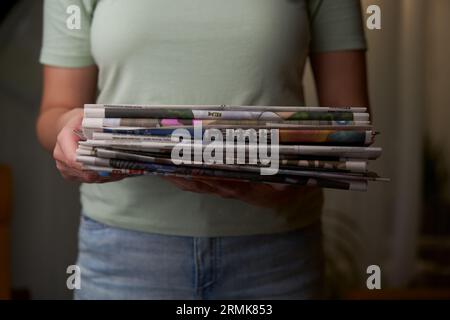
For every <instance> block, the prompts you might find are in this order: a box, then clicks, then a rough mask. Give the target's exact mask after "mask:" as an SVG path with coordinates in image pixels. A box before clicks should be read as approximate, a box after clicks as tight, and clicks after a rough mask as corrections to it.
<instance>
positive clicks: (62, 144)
mask: <svg viewBox="0 0 450 320" xmlns="http://www.w3.org/2000/svg"><path fill="white" fill-rule="evenodd" d="M63 118H64V121H65V124H64V126H63V127H62V129H61V131H60V132H59V134H58V136H57V139H56V145H55V148H54V149H53V158H54V159H55V161H56V167H57V168H58V170H59V172H60V173H61V175H62V176H63V178H64V179H67V180H71V181H78V182H86V183H104V182H111V181H117V180H120V179H123V178H124V177H125V176H124V175H112V176H108V177H101V176H99V175H98V173H96V172H94V171H89V170H83V169H82V166H81V164H80V163H78V162H76V150H77V146H78V141H79V140H80V138H79V137H78V136H77V135H76V134H75V133H74V130H76V129H79V128H80V127H81V121H82V119H83V110H82V109H79V108H77V109H72V110H71V111H69V112H67V113H66V114H64V116H63Z"/></svg>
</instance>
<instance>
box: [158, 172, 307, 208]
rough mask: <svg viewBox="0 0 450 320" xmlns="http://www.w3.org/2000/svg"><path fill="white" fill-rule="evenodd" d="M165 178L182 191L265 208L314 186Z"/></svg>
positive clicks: (286, 203) (287, 201) (281, 203)
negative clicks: (205, 194)
mask: <svg viewBox="0 0 450 320" xmlns="http://www.w3.org/2000/svg"><path fill="white" fill-rule="evenodd" d="M166 179H167V180H169V181H170V182H172V183H173V184H175V185H176V186H177V187H179V188H180V189H182V190H184V191H190V192H197V193H211V194H216V195H219V196H221V197H224V198H232V199H238V200H242V201H245V202H247V203H250V204H252V205H256V206H260V207H265V208H275V209H279V208H283V207H285V206H289V205H290V203H291V201H294V200H295V198H296V197H298V196H299V195H301V194H304V193H306V192H311V191H313V190H314V188H309V187H304V186H286V185H279V184H267V183H256V182H245V181H231V180H222V179H219V178H217V179H216V178H211V179H209V178H208V179H202V178H197V177H196V178H190V179H187V178H180V177H167V178H166Z"/></svg>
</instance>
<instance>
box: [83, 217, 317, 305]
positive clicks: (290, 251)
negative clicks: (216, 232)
mask: <svg viewBox="0 0 450 320" xmlns="http://www.w3.org/2000/svg"><path fill="white" fill-rule="evenodd" d="M77 264H78V265H79V266H80V269H81V289H79V290H75V299H310V298H320V297H321V296H320V294H321V289H322V275H323V272H322V270H323V268H322V266H323V259H322V246H321V227H320V225H314V226H310V227H307V228H304V229H301V230H297V231H291V232H287V233H279V234H272V235H257V236H240V237H217V238H207V237H182V236H167V235H160V234H151V233H145V232H138V231H131V230H125V229H120V228H116V227H111V226H107V225H105V224H102V223H100V222H97V221H94V220H92V219H90V218H88V217H86V216H84V215H82V217H81V225H80V233H79V256H78V262H77Z"/></svg>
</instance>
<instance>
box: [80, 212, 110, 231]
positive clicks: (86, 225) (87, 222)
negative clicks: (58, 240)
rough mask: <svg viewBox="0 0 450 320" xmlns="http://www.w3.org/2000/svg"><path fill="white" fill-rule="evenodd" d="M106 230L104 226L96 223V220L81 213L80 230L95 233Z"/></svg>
mask: <svg viewBox="0 0 450 320" xmlns="http://www.w3.org/2000/svg"><path fill="white" fill-rule="evenodd" d="M106 228H108V226H107V225H106V224H104V223H101V222H98V221H97V220H94V219H92V218H89V217H88V216H86V215H85V214H84V213H81V218H80V230H88V231H96V230H104V229H106Z"/></svg>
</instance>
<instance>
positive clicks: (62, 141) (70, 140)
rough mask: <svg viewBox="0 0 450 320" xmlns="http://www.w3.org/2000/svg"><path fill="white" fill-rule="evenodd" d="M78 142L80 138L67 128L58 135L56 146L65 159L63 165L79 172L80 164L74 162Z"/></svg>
mask: <svg viewBox="0 0 450 320" xmlns="http://www.w3.org/2000/svg"><path fill="white" fill-rule="evenodd" d="M79 140H80V138H79V137H78V136H77V135H76V134H74V133H73V132H72V131H71V130H69V129H68V128H64V129H63V130H62V131H61V133H60V134H59V135H58V145H59V147H60V150H61V152H62V154H63V157H64V158H65V163H66V164H67V165H68V166H69V167H73V168H76V169H78V170H81V169H82V166H81V164H80V163H78V162H76V157H77V156H76V150H77V147H78V141H79Z"/></svg>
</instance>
